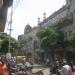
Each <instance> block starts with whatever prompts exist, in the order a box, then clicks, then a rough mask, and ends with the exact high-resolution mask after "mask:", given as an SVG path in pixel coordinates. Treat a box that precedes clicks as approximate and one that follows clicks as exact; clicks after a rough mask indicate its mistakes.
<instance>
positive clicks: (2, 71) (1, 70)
mask: <svg viewBox="0 0 75 75" xmlns="http://www.w3.org/2000/svg"><path fill="white" fill-rule="evenodd" d="M0 75H9V72H8V71H7V66H6V63H4V62H3V61H2V60H0Z"/></svg>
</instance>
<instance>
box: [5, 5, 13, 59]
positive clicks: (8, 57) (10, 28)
mask: <svg viewBox="0 0 75 75" xmlns="http://www.w3.org/2000/svg"><path fill="white" fill-rule="evenodd" d="M12 15H13V5H12V6H11V14H10V20H9V22H8V26H9V28H8V30H9V49H8V53H7V55H6V57H7V59H10V58H11V56H12V55H11V51H10V49H11V31H12Z"/></svg>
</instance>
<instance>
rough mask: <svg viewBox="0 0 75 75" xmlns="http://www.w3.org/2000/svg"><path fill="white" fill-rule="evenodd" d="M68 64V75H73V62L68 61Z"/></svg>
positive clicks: (74, 67) (74, 68)
mask: <svg viewBox="0 0 75 75" xmlns="http://www.w3.org/2000/svg"><path fill="white" fill-rule="evenodd" d="M69 66H70V70H69V75H75V66H74V64H73V62H70V63H69Z"/></svg>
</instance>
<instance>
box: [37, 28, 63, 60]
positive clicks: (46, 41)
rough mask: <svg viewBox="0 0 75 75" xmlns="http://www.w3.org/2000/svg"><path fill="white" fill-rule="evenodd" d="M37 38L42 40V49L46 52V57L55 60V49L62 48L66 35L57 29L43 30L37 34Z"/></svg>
mask: <svg viewBox="0 0 75 75" xmlns="http://www.w3.org/2000/svg"><path fill="white" fill-rule="evenodd" d="M36 35H37V37H38V38H39V39H40V47H41V48H42V49H43V50H44V52H45V57H50V60H53V59H54V49H55V48H58V47H60V46H62V41H63V40H64V34H63V33H62V32H61V31H60V30H59V29H58V28H55V27H46V28H41V29H40V30H39V31H38V32H37V34H36Z"/></svg>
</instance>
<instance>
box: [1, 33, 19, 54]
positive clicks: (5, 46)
mask: <svg viewBox="0 0 75 75" xmlns="http://www.w3.org/2000/svg"><path fill="white" fill-rule="evenodd" d="M9 40H10V51H11V52H15V51H16V50H17V49H18V48H19V47H20V44H19V42H18V41H17V40H16V39H14V38H12V37H10V36H9V35H8V34H6V33H0V53H2V54H4V53H7V52H8V50H9Z"/></svg>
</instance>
